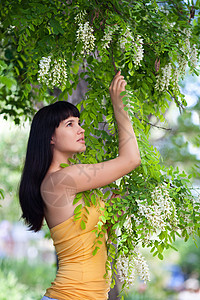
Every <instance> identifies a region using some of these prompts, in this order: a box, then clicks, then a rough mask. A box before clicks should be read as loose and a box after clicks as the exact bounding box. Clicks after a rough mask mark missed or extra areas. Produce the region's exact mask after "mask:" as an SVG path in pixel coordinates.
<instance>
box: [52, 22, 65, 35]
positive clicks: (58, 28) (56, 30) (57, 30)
mask: <svg viewBox="0 0 200 300" xmlns="http://www.w3.org/2000/svg"><path fill="white" fill-rule="evenodd" d="M50 25H51V27H52V28H53V32H54V33H55V34H59V33H61V34H64V33H65V32H64V30H63V28H62V27H61V26H60V23H59V22H58V21H57V20H55V19H51V20H50Z"/></svg>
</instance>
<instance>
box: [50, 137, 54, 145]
mask: <svg viewBox="0 0 200 300" xmlns="http://www.w3.org/2000/svg"><path fill="white" fill-rule="evenodd" d="M54 144H55V142H54V136H52V138H51V141H50V145H54Z"/></svg>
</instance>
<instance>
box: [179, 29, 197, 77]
mask: <svg viewBox="0 0 200 300" xmlns="http://www.w3.org/2000/svg"><path fill="white" fill-rule="evenodd" d="M183 34H184V35H185V36H186V38H185V39H182V41H184V42H183V44H182V46H181V48H180V50H181V51H182V53H183V54H181V55H179V57H178V65H179V74H180V76H182V77H183V76H184V75H185V71H186V67H187V65H188V61H190V63H191V68H195V67H196V66H197V62H198V60H197V49H196V45H193V46H192V47H191V44H190V37H191V29H190V28H189V29H184V30H183Z"/></svg>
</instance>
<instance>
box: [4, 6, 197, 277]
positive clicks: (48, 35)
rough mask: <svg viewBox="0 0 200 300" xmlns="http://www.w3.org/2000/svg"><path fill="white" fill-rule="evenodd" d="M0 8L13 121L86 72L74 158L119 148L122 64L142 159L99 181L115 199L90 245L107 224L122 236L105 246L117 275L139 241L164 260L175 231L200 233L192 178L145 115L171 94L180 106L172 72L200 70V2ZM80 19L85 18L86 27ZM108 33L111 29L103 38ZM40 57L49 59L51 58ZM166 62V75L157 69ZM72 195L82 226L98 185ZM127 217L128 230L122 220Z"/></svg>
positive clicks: (156, 111)
mask: <svg viewBox="0 0 200 300" xmlns="http://www.w3.org/2000/svg"><path fill="white" fill-rule="evenodd" d="M0 9H1V24H0V26H1V28H2V33H1V37H2V39H1V40H2V42H1V45H2V49H3V50H2V53H1V64H0V68H1V69H0V72H1V73H0V75H1V79H0V82H1V86H2V89H1V94H0V96H1V103H3V106H2V107H0V109H1V113H3V114H5V113H6V114H10V115H12V116H14V117H15V121H16V122H18V120H17V118H18V116H19V115H21V114H25V115H26V116H29V114H30V113H31V112H32V111H33V110H34V104H35V102H36V99H37V102H38V101H41V100H43V101H44V100H45V101H47V102H51V101H54V100H55V99H54V100H53V97H52V96H51V95H52V94H53V93H54V89H53V88H52V80H54V79H55V83H54V84H53V86H54V85H55V88H60V95H59V100H62V99H66V98H67V96H68V95H71V94H72V91H73V89H76V87H77V84H78V82H79V78H82V79H85V80H86V81H87V83H88V90H87V93H86V95H85V98H84V99H83V100H82V101H81V102H80V103H79V104H78V108H79V109H80V110H81V109H82V114H81V119H82V120H84V125H83V128H84V129H85V130H86V135H87V136H86V144H87V150H86V152H85V153H84V154H78V155H77V161H80V162H82V163H89V164H94V163H97V162H101V161H104V160H105V161H106V160H109V159H112V158H114V157H116V156H117V154H118V136H117V126H116V122H115V119H114V116H113V108H112V104H111V101H110V96H109V92H108V91H109V85H110V82H111V80H112V78H113V75H114V74H115V72H116V70H119V69H120V70H121V71H122V74H123V75H124V77H125V79H126V80H127V82H128V86H127V95H126V96H125V97H124V98H123V101H124V104H125V105H126V107H125V110H127V111H128V113H129V116H130V119H131V122H132V124H133V127H134V131H135V133H136V136H137V140H138V144H139V149H140V153H141V159H142V164H141V166H140V167H138V168H137V169H136V170H134V171H133V172H131V173H130V174H128V175H126V176H124V178H123V179H120V180H119V181H118V182H117V183H113V184H111V185H109V186H108V187H104V188H108V189H116V190H118V191H119V194H120V195H121V198H120V197H116V198H115V199H114V198H113V199H112V200H108V201H107V202H106V208H107V210H106V211H104V214H103V216H102V217H101V218H100V220H99V222H98V226H97V229H96V231H95V234H96V237H97V240H96V243H95V248H94V252H93V254H95V252H97V251H98V248H99V246H100V243H99V242H100V239H99V238H101V236H100V235H101V234H102V232H104V231H105V229H106V227H110V231H109V238H110V239H111V241H112V242H113V243H114V244H117V239H118V240H119V241H120V242H118V244H117V245H116V247H117V249H115V247H114V246H113V245H112V244H111V243H110V244H109V245H108V253H109V260H110V261H112V260H113V262H114V268H113V275H114V276H115V267H116V261H117V259H118V258H119V256H120V255H122V254H125V256H126V257H128V256H129V255H130V254H131V253H132V252H134V248H135V246H136V245H138V244H139V243H141V244H142V246H143V247H149V248H150V251H151V252H152V253H153V255H154V256H155V255H157V256H158V257H159V258H160V259H163V252H164V250H165V249H168V248H169V247H172V242H173V240H175V239H176V236H182V237H183V238H184V239H185V240H188V238H189V236H190V235H191V236H194V235H195V234H198V235H200V230H199V204H198V201H196V200H194V197H193V195H192V193H191V190H190V188H191V185H190V178H187V176H186V174H184V173H181V172H179V170H173V168H169V169H166V168H164V167H162V166H161V165H160V163H159V162H160V155H159V153H158V151H157V150H156V149H155V148H154V147H152V146H151V145H150V143H149V140H148V139H149V135H150V128H151V123H150V119H151V116H154V118H155V119H156V122H158V121H159V122H161V123H162V122H164V121H165V112H166V110H167V109H168V107H169V104H170V102H174V103H175V104H176V105H177V106H178V107H179V108H180V109H183V108H184V107H185V106H186V105H187V104H186V101H185V99H184V95H182V94H181V92H180V90H179V87H178V84H177V81H178V78H177V77H176V74H177V70H178V69H181V72H180V74H179V77H184V66H185V65H187V64H188V66H189V68H190V70H191V72H193V73H195V74H198V70H197V69H196V66H195V63H194V59H197V55H196V54H195V55H194V50H195V51H196V52H199V48H200V41H199V32H200V22H199V18H200V16H199V1H197V2H196V4H194V6H193V9H194V10H196V11H197V16H196V17H195V19H193V15H192V13H191V7H190V4H189V3H187V2H185V1H173V2H171V1H170V2H169V1H166V2H160V1H157V2H156V1H149V0H145V1H137V3H136V2H135V1H121V2H119V1H112V2H111V1H98V0H97V1H95V0H92V1H88V0H77V1H65V2H60V1H57V0H53V1H47V0H42V1H39V0H31V1H25V0H18V1H16V0H15V1H14V0H12V1H7V0H6V1H4V4H0ZM80 13H82V15H80ZM80 24H81V25H80ZM81 26H87V28H88V30H87V34H83V30H82V29H81V28H82V27H81ZM111 28H112V32H111ZM106 33H111V36H112V37H111V39H110V40H109V41H108V38H106ZM88 36H89V38H88ZM188 45H189V46H188ZM195 45H196V46H195ZM188 47H189V48H188ZM192 49H193V50H192ZM196 52H195V53H196ZM44 57H45V59H47V58H48V59H50V62H49V64H50V67H49V66H48V63H47V62H45V59H44ZM59 59H60V61H61V62H65V69H66V72H67V75H66V76H67V82H66V84H65V85H64V87H63V85H62V84H61V83H60V81H59V80H58V79H57V78H58V77H59V72H58V73H56V72H57V71H55V70H54V69H53V65H54V64H55V61H59ZM51 64H52V65H51ZM57 65H58V66H59V64H57ZM177 66H178V67H177ZM42 68H43V69H42ZM44 68H47V74H46V73H45V71H44ZM164 70H165V71H164ZM169 70H170V72H171V73H170V74H171V75H170V76H169V77H170V78H167V77H164V73H166V71H167V72H169ZM62 71H63V70H60V73H61V72H62ZM44 73H45V75H44ZM42 74H43V75H42ZM42 76H47V77H48V80H47V78H46V77H45V81H40V80H39V77H42ZM168 81H169V82H168ZM49 82H50V83H49ZM167 82H168V83H167ZM100 125H101V127H100ZM62 167H65V165H62ZM94 175H95V176H96V175H97V176H98V169H95V168H94ZM88 179H89V178H88ZM158 191H159V193H160V194H159V197H158V194H156V193H157V192H158ZM155 195H156V196H155ZM164 196H166V198H167V199H168V200H167V201H168V202H166V203H167V204H170V205H171V210H170V214H168V215H167V218H166V219H165V220H163V219H164V217H165V214H166V212H165V210H164V208H162V209H161V204H160V201H161V200H160V199H162V201H163V202H162V203H164V200H163V199H164V198H165V197H164ZM77 197H78V198H76V200H75V202H74V204H75V203H78V200H79V199H81V197H83V200H84V202H85V211H84V213H83V216H82V214H81V212H82V205H78V206H77V207H76V209H75V216H74V218H75V220H77V219H80V218H82V219H81V227H82V229H83V230H84V228H85V226H86V223H87V214H88V213H87V206H90V202H89V201H90V200H91V202H92V203H93V205H96V203H97V201H98V198H99V197H101V198H103V193H102V191H88V192H84V193H81V194H78V195H77ZM106 197H107V195H106ZM142 207H147V208H148V213H146V214H145V213H144V211H143V214H142ZM163 207H165V205H163ZM158 208H159V210H160V223H157V226H155V224H153V223H152V222H151V220H152V219H153V218H155V216H156V213H157V209H158ZM129 219H131V221H130V222H131V223H130V228H131V231H129V230H128V229H127V228H126V223H127V221H128V220H129ZM138 220H139V221H140V222H139V223H138V222H137V221H138ZM159 224H160V226H159ZM161 225H162V227H161ZM116 229H118V230H120V231H119V232H117V231H116V232H115V230H116ZM116 250H117V251H116Z"/></svg>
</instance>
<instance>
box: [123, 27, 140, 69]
mask: <svg viewBox="0 0 200 300" xmlns="http://www.w3.org/2000/svg"><path fill="white" fill-rule="evenodd" d="M126 45H129V46H130V47H131V48H132V49H133V51H134V59H133V62H134V64H135V66H140V65H141V61H142V60H143V56H144V49H143V39H142V38H141V36H140V35H137V36H136V39H134V37H133V35H132V33H131V30H130V28H129V27H127V29H126V31H125V33H124V34H123V35H121V37H120V39H119V46H120V48H121V49H122V50H125V46H126Z"/></svg>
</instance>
